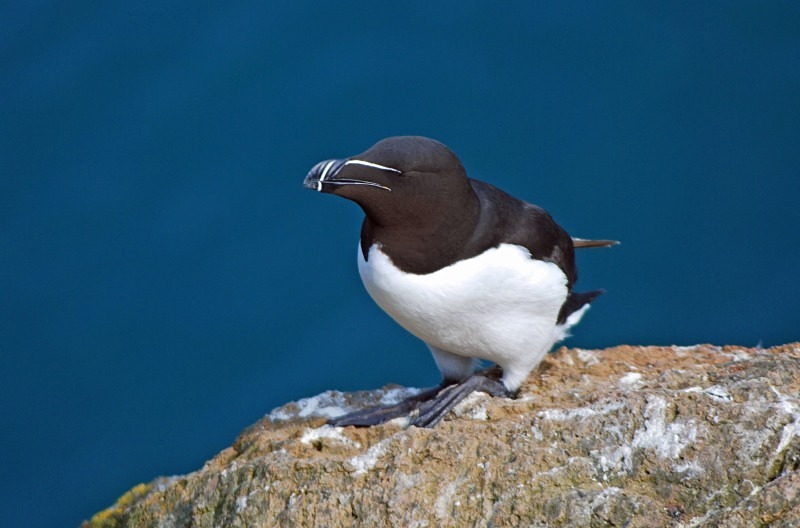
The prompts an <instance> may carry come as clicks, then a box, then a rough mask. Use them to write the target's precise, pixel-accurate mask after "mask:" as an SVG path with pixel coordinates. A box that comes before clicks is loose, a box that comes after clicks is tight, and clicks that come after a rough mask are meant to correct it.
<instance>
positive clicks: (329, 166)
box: [317, 160, 336, 191]
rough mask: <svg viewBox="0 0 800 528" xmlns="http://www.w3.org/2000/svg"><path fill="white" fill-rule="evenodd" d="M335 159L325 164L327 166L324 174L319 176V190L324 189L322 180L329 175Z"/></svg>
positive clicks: (323, 171)
mask: <svg viewBox="0 0 800 528" xmlns="http://www.w3.org/2000/svg"><path fill="white" fill-rule="evenodd" d="M335 161H336V160H331V161H329V162H328V164H327V165H325V168H324V169H323V170H322V175H321V176H320V177H319V180H318V181H317V191H322V180H324V179H325V176H327V175H328V171H329V170H330V169H331V165H333V163H334V162H335Z"/></svg>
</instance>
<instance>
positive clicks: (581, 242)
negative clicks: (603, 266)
mask: <svg viewBox="0 0 800 528" xmlns="http://www.w3.org/2000/svg"><path fill="white" fill-rule="evenodd" d="M617 244H619V242H618V241H616V240H587V239H585V238H573V239H572V246H573V247H574V248H575V249H578V248H595V247H611V246H616V245H617Z"/></svg>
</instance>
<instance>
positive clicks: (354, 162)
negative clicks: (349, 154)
mask: <svg viewBox="0 0 800 528" xmlns="http://www.w3.org/2000/svg"><path fill="white" fill-rule="evenodd" d="M344 164H345V165H363V166H365V167H372V168H373V169H380V170H387V171H392V172H396V173H398V174H400V173H402V172H403V171H401V170H397V169H393V168H392V167H386V166H385V165H378V164H377V163H372V162H371V161H364V160H357V159H351V160H347V161H346V162H345V163H344Z"/></svg>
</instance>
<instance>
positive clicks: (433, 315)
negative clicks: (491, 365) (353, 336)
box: [358, 244, 568, 390]
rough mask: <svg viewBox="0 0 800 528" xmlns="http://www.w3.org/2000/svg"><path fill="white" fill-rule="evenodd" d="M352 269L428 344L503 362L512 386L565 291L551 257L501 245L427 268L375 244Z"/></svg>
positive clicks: (540, 346) (539, 353)
mask: <svg viewBox="0 0 800 528" xmlns="http://www.w3.org/2000/svg"><path fill="white" fill-rule="evenodd" d="M358 270H359V273H360V275H361V280H362V281H363V282H364V286H365V287H366V289H367V291H368V292H369V294H370V295H371V296H372V298H373V299H374V300H375V302H376V303H377V304H378V305H379V306H380V307H381V308H382V309H383V310H384V311H386V313H388V314H389V315H390V316H391V317H392V318H393V319H394V320H395V321H397V322H398V323H399V324H400V325H401V326H403V327H404V328H405V329H406V330H408V331H409V332H411V333H412V334H414V335H415V336H417V337H418V338H420V339H422V340H423V341H425V342H426V343H427V344H428V345H429V346H431V347H435V348H438V349H440V350H444V351H446V352H450V353H452V354H456V355H458V356H463V357H469V358H481V359H487V360H489V361H493V362H495V363H497V364H499V365H500V366H502V367H503V381H504V382H505V384H506V386H507V387H509V388H510V389H511V390H515V389H516V388H517V387H518V386H519V384H520V383H522V381H523V380H524V379H525V378H526V377H527V375H528V373H529V372H530V371H531V370H532V369H533V368H535V367H536V366H537V365H538V364H539V362H540V361H541V360H542V358H543V357H544V355H545V354H546V353H547V351H548V350H550V348H551V347H552V345H553V343H555V341H557V340H558V339H561V338H563V337H564V329H563V328H560V327H557V326H556V319H557V317H558V312H559V310H560V308H561V305H562V304H563V303H564V300H565V299H566V296H567V293H568V292H567V278H566V276H565V275H564V273H563V272H562V271H561V269H560V268H559V267H558V266H556V265H555V264H553V263H551V262H544V261H541V260H536V259H532V258H531V257H530V253H529V252H528V250H527V249H525V248H524V247H522V246H517V245H512V244H501V245H500V246H499V247H496V248H493V249H490V250H488V251H486V252H484V253H482V254H480V255H478V256H476V257H473V258H471V259H468V260H462V261H459V262H456V263H455V264H452V265H450V266H448V267H446V268H442V269H440V270H438V271H436V272H434V273H429V274H426V275H416V274H413V273H406V272H403V271H401V270H399V269H398V268H397V267H395V265H394V264H393V263H392V261H391V260H390V259H389V257H388V256H387V255H386V254H384V253H383V252H382V251H381V250H380V248H379V247H378V246H377V245H373V246H372V247H371V248H370V250H369V259H368V260H367V261H365V260H364V258H363V255H362V253H361V250H360V249H359V252H358Z"/></svg>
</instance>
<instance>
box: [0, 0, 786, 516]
mask: <svg viewBox="0 0 800 528" xmlns="http://www.w3.org/2000/svg"><path fill="white" fill-rule="evenodd" d="M399 134H421V135H426V136H430V137H433V138H436V139H439V140H441V141H443V142H444V143H446V144H447V145H449V146H450V147H451V148H452V149H453V150H454V151H455V152H456V153H457V154H458V155H459V156H460V157H461V158H462V160H463V162H464V164H465V166H466V167H467V170H468V172H469V174H470V175H471V176H472V177H475V178H479V179H483V180H487V181H489V182H491V183H493V184H496V185H498V186H500V187H502V188H504V189H505V190H507V191H509V192H511V193H512V194H515V195H517V196H519V197H522V198H525V199H527V200H529V201H532V202H534V203H537V204H539V205H541V206H543V207H545V208H546V209H548V210H549V211H550V212H551V213H552V214H553V215H554V216H555V218H556V219H557V220H558V221H559V222H560V223H561V224H562V225H564V226H565V227H566V228H567V229H568V230H569V231H570V232H571V233H572V234H574V235H576V236H581V237H604V238H616V239H619V240H621V241H622V242H623V244H622V245H621V246H619V247H616V248H614V249H608V250H593V251H592V250H585V251H584V252H581V253H580V254H579V266H580V269H581V280H580V282H579V284H578V289H579V290H588V289H592V288H600V287H602V288H605V289H606V290H608V293H607V294H606V295H604V296H603V297H602V298H600V299H598V301H596V303H595V305H594V307H593V309H592V310H591V311H590V312H589V314H588V315H587V316H586V317H585V318H584V321H583V322H582V323H581V325H580V326H579V327H577V328H575V329H574V334H575V335H574V337H573V338H571V339H570V340H569V341H567V342H566V343H565V344H567V345H569V346H576V347H586V348H589V347H592V348H594V347H606V346H612V345H617V344H623V343H629V344H642V345H646V344H658V345H669V344H679V345H689V344H695V343H715V344H737V345H742V346H748V347H754V346H758V345H761V346H769V345H776V344H780V343H784V342H788V341H795V340H798V339H800V281H798V269H800V211H799V210H798V209H799V208H798V203H799V202H798V200H799V199H800V198H799V197H800V5H799V4H798V3H797V2H793V1H785V2H780V1H776V2H762V1H751V2H745V1H735V2H701V3H698V2H667V3H661V2H659V3H655V2H653V3H650V2H639V3H631V2H571V3H562V2H547V3H545V2H501V3H498V2H489V1H468V0H460V1H458V2H420V1H411V2H352V1H341V2H327V3H324V2H310V1H298V2H255V1H241V2H208V1H199V2H197V1H195V2H188V1H177V2H150V1H143V2H114V1H93V2H89V1H77V2H53V1H39V0H25V1H20V0H17V1H12V2H5V3H3V5H2V6H0V299H1V300H2V302H1V303H0V310H1V311H2V312H1V313H0V354H2V356H1V358H0V359H1V360H2V367H0V398H1V400H0V403H1V404H2V425H0V467H2V471H1V472H0V525H3V526H28V527H51V526H77V525H78V524H79V523H80V522H81V521H82V520H83V519H86V518H88V517H90V516H91V515H92V514H93V513H94V512H96V511H98V510H100V509H102V508H104V507H106V506H108V505H110V504H111V503H112V502H113V501H114V500H115V499H116V498H117V497H118V496H119V495H120V494H121V493H123V492H125V491H126V490H127V489H129V488H130V487H131V486H133V485H135V484H137V483H139V482H147V481H150V480H152V479H153V478H154V477H157V476H159V475H173V474H181V473H186V472H190V471H193V470H195V469H197V468H199V467H200V466H201V465H202V464H203V462H204V461H205V460H206V459H208V458H210V457H211V456H213V455H214V454H215V453H217V452H218V451H219V450H221V449H223V448H225V447H226V446H228V445H229V444H230V443H231V442H232V441H233V440H234V439H235V438H236V436H237V435H238V433H239V432H240V431H241V430H242V429H243V428H244V427H246V426H247V425H249V424H252V423H253V422H255V421H256V420H258V419H259V418H260V417H262V416H263V415H264V414H265V413H267V412H268V411H270V410H271V409H272V408H274V407H276V406H278V405H281V404H283V403H284V402H287V401H290V400H294V399H297V398H300V397H303V396H310V395H314V394H316V393H319V392H321V391H323V390H326V389H340V390H354V389H368V388H376V387H380V386H382V385H385V384H387V383H390V382H394V383H399V384H403V385H411V386H429V385H433V384H435V383H437V382H438V371H437V369H436V367H435V366H434V363H433V361H432V359H431V358H430V357H429V354H428V352H427V350H426V349H425V347H424V345H422V344H421V343H420V342H418V341H417V340H415V339H414V338H413V337H411V336H410V335H408V334H406V333H405V332H404V331H403V330H402V329H400V328H399V327H398V326H396V325H395V324H394V323H393V322H392V321H391V320H390V319H389V318H388V317H387V316H386V315H384V314H383V313H382V312H380V310H379V309H378V308H377V307H376V306H375V305H373V303H372V301H371V300H370V299H369V298H368V296H367V294H366V293H365V292H364V291H363V288H362V286H361V283H360V281H359V279H358V275H357V270H356V245H357V238H358V230H359V225H360V221H361V213H360V211H359V210H358V208H357V207H356V206H355V205H354V204H352V203H348V202H346V201H345V200H341V199H338V198H335V197H333V196H327V195H320V194H315V193H313V192H310V191H308V190H304V189H303V188H302V185H301V183H302V180H303V177H304V176H305V174H306V172H307V171H308V170H309V168H310V167H311V166H312V165H314V164H315V163H316V162H317V161H320V160H322V159H326V158H332V157H345V156H349V155H353V154H356V153H359V152H362V151H363V150H365V149H366V148H368V147H369V146H370V145H372V144H373V143H374V142H376V141H377V140H379V139H381V138H383V137H386V136H391V135H399Z"/></svg>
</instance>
